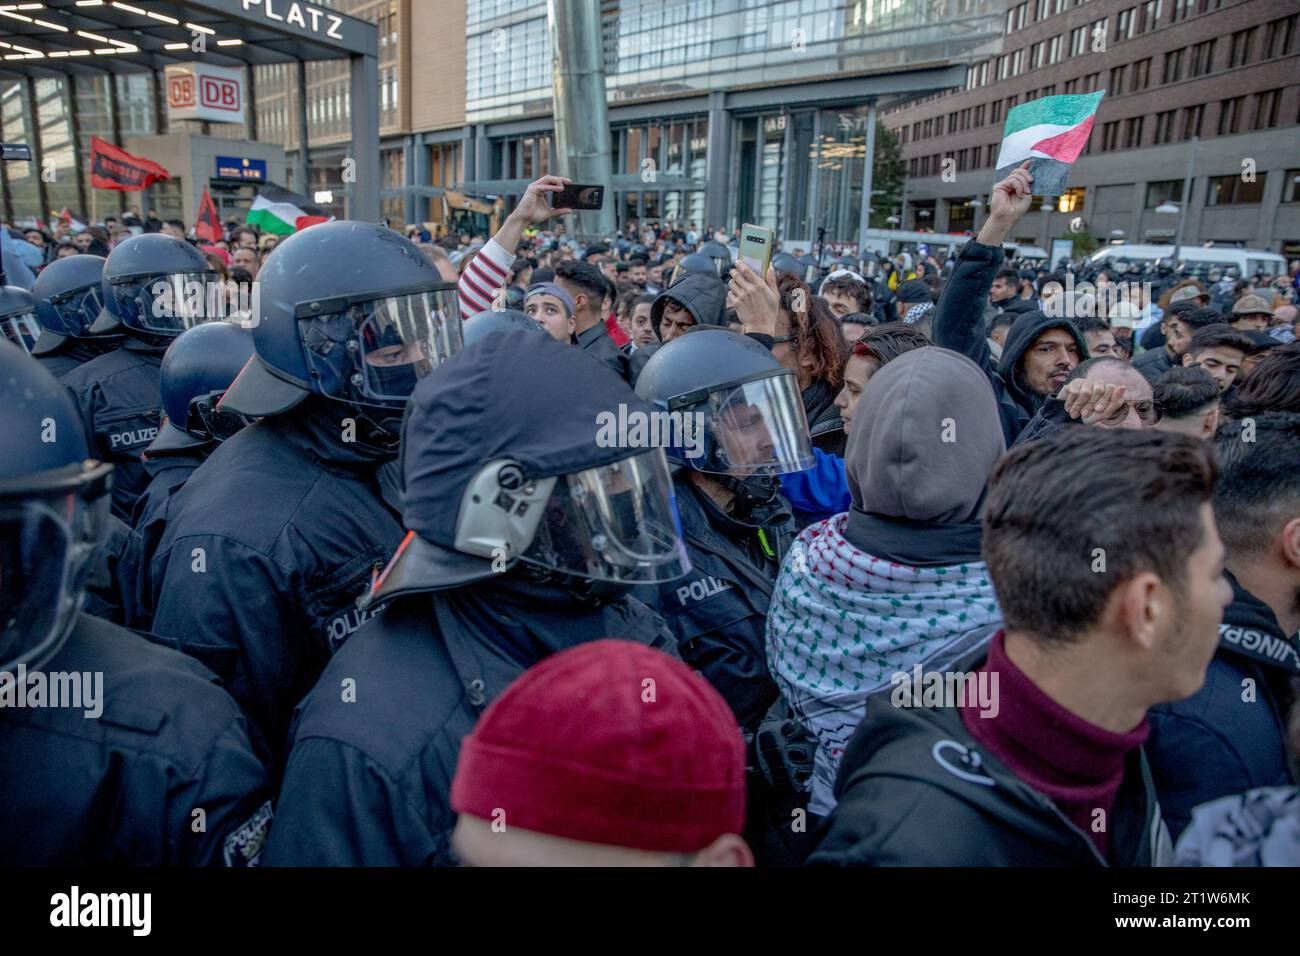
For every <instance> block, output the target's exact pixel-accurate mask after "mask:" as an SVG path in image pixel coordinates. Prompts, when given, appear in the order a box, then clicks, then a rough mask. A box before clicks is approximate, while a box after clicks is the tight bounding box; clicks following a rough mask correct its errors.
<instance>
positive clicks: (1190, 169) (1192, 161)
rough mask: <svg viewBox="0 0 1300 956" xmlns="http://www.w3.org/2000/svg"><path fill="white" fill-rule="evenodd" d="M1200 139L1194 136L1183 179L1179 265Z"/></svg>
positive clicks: (1176, 241)
mask: <svg viewBox="0 0 1300 956" xmlns="http://www.w3.org/2000/svg"><path fill="white" fill-rule="evenodd" d="M1199 139H1200V137H1198V136H1193V137H1192V142H1191V145H1190V146H1189V147H1188V150H1187V178H1186V179H1184V180H1183V201H1182V203H1181V204H1180V205H1179V207H1178V232H1177V233H1176V234H1175V235H1174V264H1175V265H1177V263H1178V261H1179V257H1180V255H1181V254H1182V246H1183V224H1184V223H1185V222H1187V207H1188V206H1190V205H1191V202H1192V176H1193V175H1194V173H1195V169H1196V143H1197V141H1198V140H1199Z"/></svg>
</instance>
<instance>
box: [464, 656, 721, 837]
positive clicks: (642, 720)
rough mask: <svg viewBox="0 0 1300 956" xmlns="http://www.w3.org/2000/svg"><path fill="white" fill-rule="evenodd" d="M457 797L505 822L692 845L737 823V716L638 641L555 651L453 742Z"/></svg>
mask: <svg viewBox="0 0 1300 956" xmlns="http://www.w3.org/2000/svg"><path fill="white" fill-rule="evenodd" d="M451 806H452V809H453V810H455V811H456V812H457V813H468V814H470V815H472V816H476V817H481V818H482V819H484V820H492V819H494V818H495V813H494V811H504V812H505V819H504V823H505V826H506V828H507V829H509V828H510V827H512V826H514V827H519V828H520V829H523V830H531V831H533V832H536V833H544V834H547V835H550V836H557V837H564V838H566V839H570V840H581V841H583V842H586V843H600V844H605V845H608V846H619V847H627V848H630V849H637V850H649V851H651V852H657V853H694V852H696V851H698V850H702V849H704V848H705V847H706V846H708V845H709V844H710V843H712V842H713V841H714V840H716V839H717V838H718V837H720V836H722V835H723V834H725V833H740V832H741V828H742V827H743V825H744V820H745V748H744V743H743V741H742V738H741V734H740V727H739V726H738V725H737V724H736V718H735V717H734V716H732V713H731V710H730V708H728V707H727V704H726V702H725V701H724V700H723V699H722V697H721V696H720V695H719V694H718V692H717V691H716V690H714V689H713V688H712V687H711V686H709V683H708V682H707V681H706V680H705V679H704V678H703V677H702V676H700V675H699V674H697V673H696V672H695V671H693V670H691V668H689V667H687V666H686V665H685V664H683V663H682V662H681V661H677V660H674V659H673V658H671V657H669V656H668V655H666V654H663V653H661V652H659V651H656V650H652V649H650V648H648V647H645V646H643V645H641V644H637V643H634V642H632V641H621V640H612V639H609V640H601V641H592V642H589V643H586V644H580V645H578V646H577V647H572V648H569V649H568V650H565V651H561V652H560V653H558V654H553V655H551V656H550V657H548V658H546V659H545V660H544V661H542V662H541V663H540V664H537V665H536V666H535V667H532V668H530V669H529V670H527V671H526V672H525V673H524V674H523V675H522V676H520V677H519V678H518V679H517V680H516V681H514V682H513V683H512V684H511V685H510V686H509V687H507V688H506V689H505V691H503V692H502V694H501V696H500V697H498V698H497V699H496V700H495V701H493V702H492V704H491V705H490V706H489V707H488V709H487V710H486V711H485V712H484V714H483V716H482V717H481V718H480V719H479V722H478V724H477V725H476V726H475V727H474V730H473V731H472V732H471V733H470V734H469V735H468V736H467V737H466V738H465V740H464V741H463V742H462V743H461V748H460V761H459V763H458V764H457V767H456V777H455V779H454V780H453V781H452V785H451Z"/></svg>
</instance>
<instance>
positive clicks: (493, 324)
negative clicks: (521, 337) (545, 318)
mask: <svg viewBox="0 0 1300 956" xmlns="http://www.w3.org/2000/svg"><path fill="white" fill-rule="evenodd" d="M493 332H523V333H525V334H527V335H535V334H537V333H541V334H542V335H545V334H546V329H544V328H543V327H542V323H540V322H538V321H537V320H536V319H533V318H530V317H529V316H527V315H525V314H524V313H522V312H520V311H519V310H518V309H488V310H487V311H486V312H479V313H477V314H475V315H471V316H470V317H469V318H468V319H466V320H465V329H464V338H465V347H466V348H468V347H469V346H471V345H473V344H474V343H475V342H477V341H478V340H479V339H481V338H486V337H487V336H488V335H491V334H492V333H493Z"/></svg>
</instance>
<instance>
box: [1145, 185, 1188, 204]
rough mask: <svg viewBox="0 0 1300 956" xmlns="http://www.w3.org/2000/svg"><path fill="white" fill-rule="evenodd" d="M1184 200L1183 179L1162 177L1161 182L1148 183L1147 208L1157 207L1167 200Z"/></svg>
mask: <svg viewBox="0 0 1300 956" xmlns="http://www.w3.org/2000/svg"><path fill="white" fill-rule="evenodd" d="M1182 201H1183V181H1182V180H1181V179H1162V180H1161V181H1160V182H1156V183H1147V201H1146V208H1147V209H1155V208H1156V206H1162V205H1164V204H1165V203H1167V202H1178V203H1180V202H1182Z"/></svg>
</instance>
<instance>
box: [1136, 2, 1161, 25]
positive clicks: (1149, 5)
mask: <svg viewBox="0 0 1300 956" xmlns="http://www.w3.org/2000/svg"><path fill="white" fill-rule="evenodd" d="M1163 12H1164V5H1163V0H1147V2H1146V3H1144V4H1142V22H1141V23H1139V24H1138V33H1146V32H1148V31H1149V30H1154V29H1155V28H1156V26H1157V25H1158V24H1159V23H1160V14H1162V13H1163Z"/></svg>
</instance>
